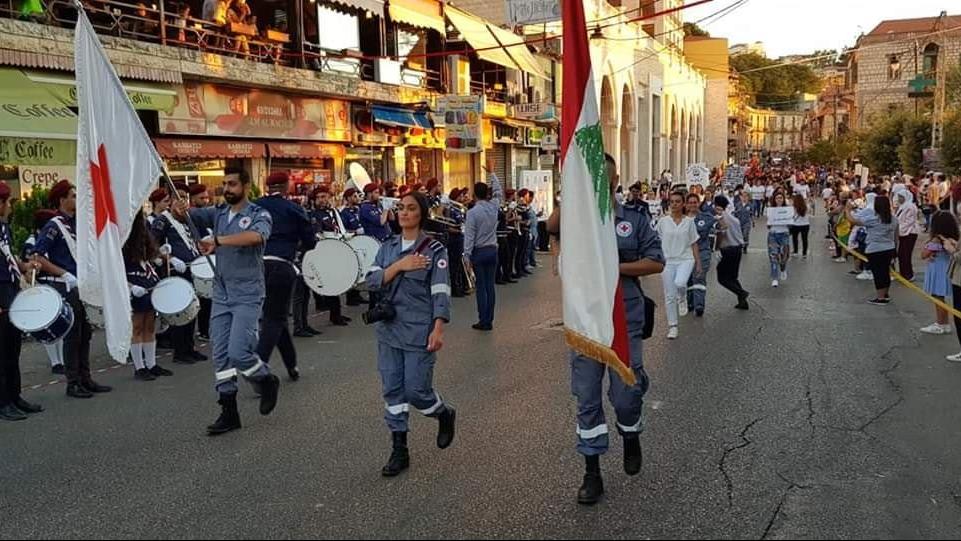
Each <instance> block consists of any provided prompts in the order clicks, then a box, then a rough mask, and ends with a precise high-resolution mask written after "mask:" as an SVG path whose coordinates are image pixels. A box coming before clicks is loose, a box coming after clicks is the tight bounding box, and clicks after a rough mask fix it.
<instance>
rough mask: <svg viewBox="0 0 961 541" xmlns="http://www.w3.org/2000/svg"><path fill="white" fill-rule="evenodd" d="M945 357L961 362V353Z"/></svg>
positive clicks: (954, 361)
mask: <svg viewBox="0 0 961 541" xmlns="http://www.w3.org/2000/svg"><path fill="white" fill-rule="evenodd" d="M945 359H947V360H949V361H951V362H953V363H961V353H955V354H954V355H948V356H947V357H945Z"/></svg>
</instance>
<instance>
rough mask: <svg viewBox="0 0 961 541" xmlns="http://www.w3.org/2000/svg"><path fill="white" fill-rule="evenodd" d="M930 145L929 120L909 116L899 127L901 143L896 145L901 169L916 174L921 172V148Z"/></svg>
mask: <svg viewBox="0 0 961 541" xmlns="http://www.w3.org/2000/svg"><path fill="white" fill-rule="evenodd" d="M930 146H931V122H930V121H928V120H924V119H920V118H914V117H909V118H906V119H905V121H904V125H903V126H902V127H901V144H900V145H898V159H899V160H900V161H901V170H902V171H904V172H905V173H908V174H910V175H914V176H917V175H918V174H920V172H921V161H922V159H923V150H924V149H926V148H929V147H930Z"/></svg>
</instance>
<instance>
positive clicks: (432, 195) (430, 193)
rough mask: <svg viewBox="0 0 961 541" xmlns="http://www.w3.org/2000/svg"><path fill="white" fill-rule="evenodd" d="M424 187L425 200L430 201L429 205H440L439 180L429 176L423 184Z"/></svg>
mask: <svg viewBox="0 0 961 541" xmlns="http://www.w3.org/2000/svg"><path fill="white" fill-rule="evenodd" d="M424 188H425V189H426V190H427V201H428V203H430V206H431V207H433V206H436V205H440V204H441V195H440V191H441V185H440V181H439V180H437V179H436V178H433V177H431V178H430V179H428V180H427V183H426V184H424Z"/></svg>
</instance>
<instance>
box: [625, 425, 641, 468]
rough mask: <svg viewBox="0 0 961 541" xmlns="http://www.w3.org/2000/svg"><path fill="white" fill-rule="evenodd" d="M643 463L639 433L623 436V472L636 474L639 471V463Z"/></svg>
mask: <svg viewBox="0 0 961 541" xmlns="http://www.w3.org/2000/svg"><path fill="white" fill-rule="evenodd" d="M643 463H644V459H643V455H642V454H641V436H640V434H628V435H626V436H624V473H626V474H628V475H637V474H638V473H640V472H641V464H643Z"/></svg>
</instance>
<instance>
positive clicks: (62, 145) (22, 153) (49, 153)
mask: <svg viewBox="0 0 961 541" xmlns="http://www.w3.org/2000/svg"><path fill="white" fill-rule="evenodd" d="M76 161H77V143H76V141H70V140H65V139H27V138H22V137H0V165H71V164H74V163H76Z"/></svg>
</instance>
